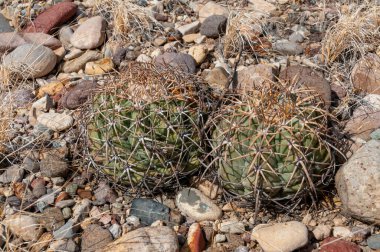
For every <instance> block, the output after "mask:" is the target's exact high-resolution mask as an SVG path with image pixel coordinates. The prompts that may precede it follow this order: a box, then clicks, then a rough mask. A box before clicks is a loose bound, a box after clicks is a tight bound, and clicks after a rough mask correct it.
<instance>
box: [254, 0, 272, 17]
mask: <svg viewBox="0 0 380 252" xmlns="http://www.w3.org/2000/svg"><path fill="white" fill-rule="evenodd" d="M248 2H249V5H248V8H250V9H252V11H253V15H252V18H256V19H260V18H263V17H268V16H269V15H270V14H272V13H274V11H275V10H276V6H275V5H273V4H271V3H269V1H265V0H249V1H248Z"/></svg>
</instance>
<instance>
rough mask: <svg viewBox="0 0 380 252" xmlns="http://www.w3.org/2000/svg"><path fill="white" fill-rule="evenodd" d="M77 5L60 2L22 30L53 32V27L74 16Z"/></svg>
mask: <svg viewBox="0 0 380 252" xmlns="http://www.w3.org/2000/svg"><path fill="white" fill-rule="evenodd" d="M77 9H78V6H77V5H76V4H74V3H70V2H61V3H58V4H55V5H53V6H52V7H50V8H48V9H47V10H45V11H44V12H42V13H41V14H39V15H38V16H37V17H36V19H35V20H33V21H32V22H30V23H29V24H28V25H27V27H26V28H25V29H24V32H43V33H49V34H50V33H53V32H54V31H55V30H54V29H55V28H57V27H58V26H60V25H62V24H64V23H66V22H67V21H69V20H71V18H73V17H74V15H75V13H76V12H77Z"/></svg>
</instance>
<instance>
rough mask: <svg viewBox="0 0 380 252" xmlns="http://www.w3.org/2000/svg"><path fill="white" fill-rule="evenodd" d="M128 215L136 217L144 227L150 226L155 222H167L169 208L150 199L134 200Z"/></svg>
mask: <svg viewBox="0 0 380 252" xmlns="http://www.w3.org/2000/svg"><path fill="white" fill-rule="evenodd" d="M130 215H133V216H136V217H138V218H139V219H140V221H141V223H142V224H143V225H146V226H150V225H152V223H153V222H155V221H157V220H163V221H165V222H166V223H168V222H169V208H168V207H167V206H165V205H163V204H161V203H159V202H157V201H154V200H152V199H134V200H133V201H132V206H131V210H130Z"/></svg>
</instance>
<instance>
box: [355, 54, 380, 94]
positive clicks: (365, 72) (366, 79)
mask: <svg viewBox="0 0 380 252" xmlns="http://www.w3.org/2000/svg"><path fill="white" fill-rule="evenodd" d="M352 82H353V84H354V87H355V88H356V89H358V90H359V91H362V92H364V93H366V94H380V57H379V56H377V55H376V54H373V53H369V54H368V55H366V56H365V57H363V59H361V60H360V61H359V62H358V63H356V65H355V66H354V69H353V70H352Z"/></svg>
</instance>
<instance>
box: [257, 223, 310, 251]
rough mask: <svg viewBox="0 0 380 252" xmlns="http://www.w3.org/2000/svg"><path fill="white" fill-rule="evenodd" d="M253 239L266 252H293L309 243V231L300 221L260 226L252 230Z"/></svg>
mask: <svg viewBox="0 0 380 252" xmlns="http://www.w3.org/2000/svg"><path fill="white" fill-rule="evenodd" d="M251 239H252V240H256V241H257V242H258V243H259V244H260V246H261V248H262V249H263V250H264V251H265V252H278V251H282V252H291V251H293V250H296V249H298V248H301V247H303V246H305V245H306V244H307V243H308V230H307V227H306V226H305V225H304V224H302V223H301V222H298V221H290V222H285V223H274V224H260V225H257V226H256V227H255V228H254V229H253V230H252V235H251Z"/></svg>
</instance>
